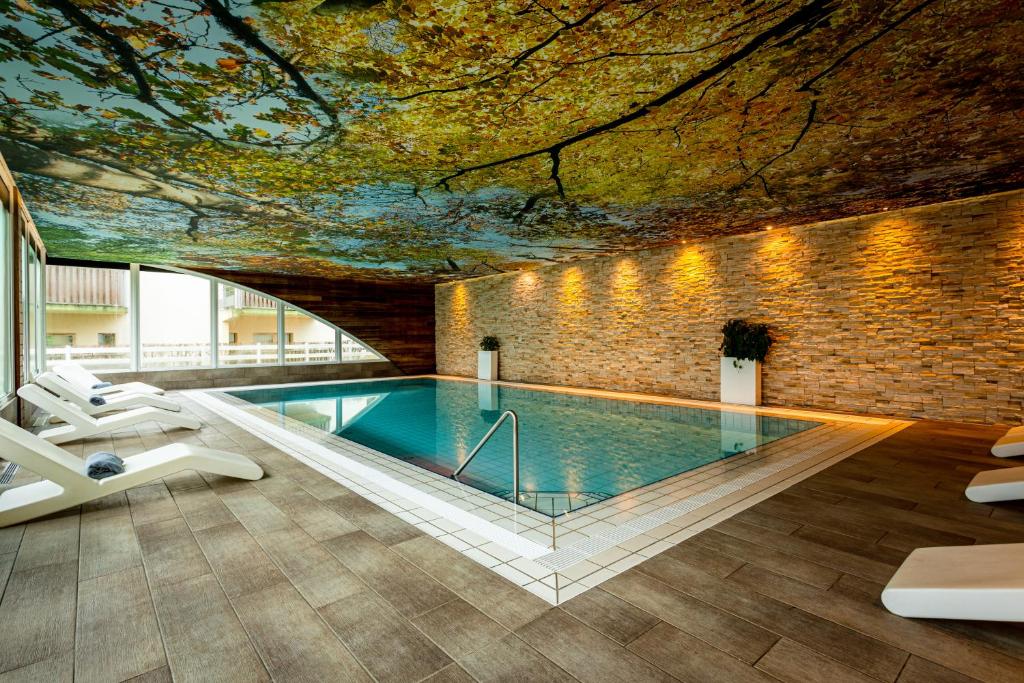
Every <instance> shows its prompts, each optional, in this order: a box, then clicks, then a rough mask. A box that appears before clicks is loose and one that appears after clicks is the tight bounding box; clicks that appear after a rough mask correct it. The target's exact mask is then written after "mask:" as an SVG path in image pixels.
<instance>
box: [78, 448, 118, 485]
mask: <svg viewBox="0 0 1024 683" xmlns="http://www.w3.org/2000/svg"><path fill="white" fill-rule="evenodd" d="M122 472H124V460H122V459H121V458H119V457H117V456H116V455H114V454H113V453H105V452H102V451H101V452H99V453H93V454H92V455H90V456H89V457H88V458H86V459H85V474H86V476H88V477H89V478H90V479H106V478H107V477H112V476H114V475H115V474H121V473H122Z"/></svg>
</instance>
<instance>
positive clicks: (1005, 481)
mask: <svg viewBox="0 0 1024 683" xmlns="http://www.w3.org/2000/svg"><path fill="white" fill-rule="evenodd" d="M964 493H965V494H966V495H967V498H968V500H973V501H974V502H975V503H998V502H1000V501H1004V500H1022V499H1024V467H1004V468H1001V469H998V470H986V471H984V472H978V473H977V474H976V475H974V479H971V483H970V484H968V485H967V490H966V491H965V492H964Z"/></svg>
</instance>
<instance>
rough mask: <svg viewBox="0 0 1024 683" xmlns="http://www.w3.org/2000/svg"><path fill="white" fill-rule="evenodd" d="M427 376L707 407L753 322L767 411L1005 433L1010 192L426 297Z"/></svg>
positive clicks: (1012, 357) (1021, 249)
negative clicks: (767, 336)
mask: <svg viewBox="0 0 1024 683" xmlns="http://www.w3.org/2000/svg"><path fill="white" fill-rule="evenodd" d="M435 313H436V320H437V334H436V347H437V370H438V372H439V373H443V374H454V375H474V374H475V363H476V349H477V342H478V341H479V339H480V337H481V336H483V335H485V334H493V335H496V336H497V337H498V338H499V339H500V340H501V343H502V349H501V364H500V373H501V377H502V379H508V380H514V381H528V382H537V383H545V384H558V385H571V386H585V387H600V388H607V389H621V390H634V391H645V392H653V393H662V394H670V395H676V396H683V397H688V398H696V399H708V400H717V398H718V373H719V361H718V344H719V341H720V333H719V329H720V327H721V325H722V324H723V323H724V322H725V321H726V320H727V319H729V318H734V317H739V318H747V319H750V320H754V321H762V322H767V323H769V324H770V325H771V326H772V328H773V331H774V333H775V335H776V338H777V343H776V345H775V347H774V348H773V350H772V353H771V355H770V356H769V358H768V363H767V364H766V366H765V368H764V375H763V400H764V402H765V403H766V404H771V405H783V406H794V407H795V406H801V407H813V408H823V409H829V410H840V411H847V412H857V413H874V414H883V415H894V416H906V417H911V416H912V417H927V418H935V419H944V420H962V421H971V422H990V423H991V422H1001V423H1010V424H1020V423H1021V422H1022V417H1024V408H1022V399H1024V191H1015V192H1006V193H1001V194H997V195H989V196H987V197H981V198H977V199H971V200H963V201H956V202H949V203H945V204H937V205H931V206H925V207H918V208H915V209H906V210H902V211H893V212H888V213H883V214H877V215H871V216H861V217H857V218H852V219H844V220H837V221H828V222H824V223H817V224H813V225H808V226H800V227H776V228H774V229H772V230H766V231H763V232H760V233H757V234H754V235H746V236H741V237H731V238H722V239H715V240H708V241H703V242H698V243H692V244H684V245H680V246H676V247H670V248H664V249H655V250H648V251H638V252H633V253H632V254H629V255H626V256H621V257H609V258H598V259H593V260H588V261H582V262H577V263H574V264H559V265H553V266H549V267H545V268H541V269H539V270H534V271H527V272H517V273H507V274H502V275H495V276H490V277H485V278H480V279H477V280H471V281H466V282H460V283H454V284H443V285H438V286H437V287H436V288H435Z"/></svg>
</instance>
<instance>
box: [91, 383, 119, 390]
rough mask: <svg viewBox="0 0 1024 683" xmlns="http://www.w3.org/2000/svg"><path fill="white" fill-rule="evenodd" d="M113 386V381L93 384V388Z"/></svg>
mask: <svg viewBox="0 0 1024 683" xmlns="http://www.w3.org/2000/svg"><path fill="white" fill-rule="evenodd" d="M112 386H114V384H113V383H112V382H100V383H99V384H93V385H92V388H93V389H106V388H107V387H112Z"/></svg>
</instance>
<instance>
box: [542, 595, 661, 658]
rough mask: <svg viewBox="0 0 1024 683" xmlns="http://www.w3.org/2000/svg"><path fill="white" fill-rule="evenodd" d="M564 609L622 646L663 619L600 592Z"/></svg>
mask: <svg viewBox="0 0 1024 683" xmlns="http://www.w3.org/2000/svg"><path fill="white" fill-rule="evenodd" d="M561 609H563V610H565V611H566V612H568V613H569V614H571V615H572V616H574V617H576V618H577V619H579V620H580V621H582V622H583V623H584V624H586V625H588V626H590V627H591V628H593V629H595V630H597V631H600V632H601V633H603V634H604V635H606V636H608V637H609V638H611V639H612V640H614V641H615V642H617V643H619V644H621V645H628V644H629V643H631V642H633V641H634V640H636V639H637V638H638V637H640V636H641V635H643V634H644V633H646V632H647V631H649V630H650V629H651V628H653V627H654V625H655V624H657V623H658V621H659V619H658V618H657V617H656V616H654V615H652V614H648V613H647V612H645V611H643V610H642V609H640V608H639V607H636V606H634V605H631V604H629V603H628V602H626V601H625V600H622V599H621V598H617V597H615V596H614V595H612V594H611V593H608V592H606V591H604V590H601V589H600V588H593V589H591V590H588V591H586V592H585V593H581V594H580V595H577V596H576V597H575V598H573V599H572V600H569V601H568V602H565V603H562V605H561Z"/></svg>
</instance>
